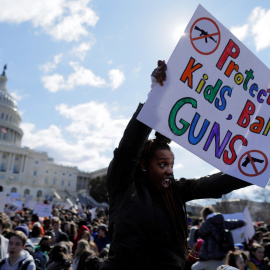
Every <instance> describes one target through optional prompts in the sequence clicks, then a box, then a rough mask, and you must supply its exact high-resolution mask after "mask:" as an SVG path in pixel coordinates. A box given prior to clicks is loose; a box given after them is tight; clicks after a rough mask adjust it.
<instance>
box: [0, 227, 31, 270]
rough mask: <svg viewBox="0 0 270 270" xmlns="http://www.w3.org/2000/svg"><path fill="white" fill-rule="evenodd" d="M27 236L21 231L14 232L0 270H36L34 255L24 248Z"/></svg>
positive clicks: (0, 263) (0, 264)
mask: <svg viewBox="0 0 270 270" xmlns="http://www.w3.org/2000/svg"><path fill="white" fill-rule="evenodd" d="M26 240H27V237H26V235H25V234H24V233H23V232H21V231H15V232H12V233H11V235H10V239H9V244H8V255H7V256H6V257H5V258H3V259H2V260H1V262H0V270H15V269H16V270H35V269H36V265H35V263H34V259H33V257H32V256H31V255H30V254H29V253H28V252H27V251H25V250H24V247H25V244H26Z"/></svg>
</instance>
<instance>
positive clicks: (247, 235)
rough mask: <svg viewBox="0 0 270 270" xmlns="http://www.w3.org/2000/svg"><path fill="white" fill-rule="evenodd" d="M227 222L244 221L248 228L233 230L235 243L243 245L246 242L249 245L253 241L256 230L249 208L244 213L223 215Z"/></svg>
mask: <svg viewBox="0 0 270 270" xmlns="http://www.w3.org/2000/svg"><path fill="white" fill-rule="evenodd" d="M223 217H224V219H225V220H230V219H231V220H232V219H238V220H244V221H245V222H246V226H244V227H241V228H237V229H234V230H232V231H231V232H232V235H233V240H234V243H235V244H237V243H243V242H244V241H245V240H246V242H247V243H249V240H250V239H252V237H253V235H254V233H255V230H254V226H253V223H252V219H251V216H250V213H249V210H248V207H246V208H245V210H244V212H243V213H233V214H223Z"/></svg>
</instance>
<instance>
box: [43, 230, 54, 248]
mask: <svg viewBox="0 0 270 270" xmlns="http://www.w3.org/2000/svg"><path fill="white" fill-rule="evenodd" d="M45 236H48V237H49V238H50V240H51V246H54V245H55V244H56V242H55V233H54V231H49V232H45Z"/></svg>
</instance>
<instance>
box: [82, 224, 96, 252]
mask: <svg viewBox="0 0 270 270" xmlns="http://www.w3.org/2000/svg"><path fill="white" fill-rule="evenodd" d="M89 230H90V229H89ZM81 239H84V240H86V241H87V242H88V243H89V245H90V249H91V250H93V251H94V252H95V253H96V255H98V254H99V252H98V248H97V245H96V243H95V242H94V241H93V240H92V237H91V234H90V231H84V232H83V233H82V238H81Z"/></svg>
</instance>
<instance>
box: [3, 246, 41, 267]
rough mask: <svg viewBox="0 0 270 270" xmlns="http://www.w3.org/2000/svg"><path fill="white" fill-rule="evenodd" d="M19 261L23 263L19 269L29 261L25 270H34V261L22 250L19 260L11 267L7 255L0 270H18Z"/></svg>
mask: <svg viewBox="0 0 270 270" xmlns="http://www.w3.org/2000/svg"><path fill="white" fill-rule="evenodd" d="M20 261H23V263H22V264H21V266H20V269H21V267H22V265H23V264H25V263H26V262H28V261H31V262H30V264H29V265H28V267H27V270H36V265H35V262H34V259H33V257H32V256H31V255H30V254H29V252H28V251H26V250H22V252H21V256H20V258H19V259H18V260H17V261H16V262H15V263H14V264H13V265H12V266H10V265H9V255H7V257H6V259H5V263H4V264H3V265H2V266H1V270H20V269H18V268H19V263H20Z"/></svg>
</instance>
